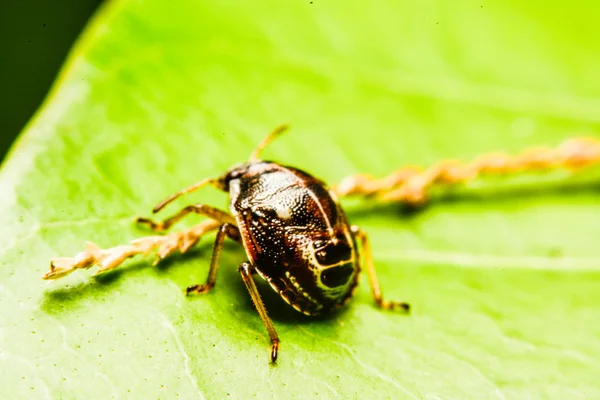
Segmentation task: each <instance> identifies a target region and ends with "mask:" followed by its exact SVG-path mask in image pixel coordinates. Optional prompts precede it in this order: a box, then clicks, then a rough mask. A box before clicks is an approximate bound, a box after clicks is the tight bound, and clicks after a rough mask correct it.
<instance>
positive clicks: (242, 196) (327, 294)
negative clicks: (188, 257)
mask: <svg viewBox="0 0 600 400" xmlns="http://www.w3.org/2000/svg"><path fill="white" fill-rule="evenodd" d="M225 182H226V184H227V187H228V189H229V193H230V195H231V208H230V210H231V213H232V214H233V215H234V216H235V219H236V222H237V225H238V227H239V230H240V232H241V236H242V241H243V243H244V248H245V249H246V252H247V254H248V257H249V259H250V264H252V265H253V266H254V268H256V270H257V272H258V273H259V274H260V276H262V277H263V278H264V279H265V280H266V281H267V282H269V284H270V285H271V286H272V287H273V289H275V291H277V292H278V293H279V294H280V295H281V296H282V297H283V298H284V299H285V300H286V301H287V302H288V303H289V304H291V305H292V306H293V307H294V308H295V309H297V310H298V311H300V312H303V313H305V314H308V315H315V314H319V313H321V312H325V311H329V310H331V309H333V308H336V307H338V306H340V305H342V304H344V303H345V302H346V301H347V300H348V299H349V298H350V296H351V295H352V291H353V290H354V288H355V287H356V284H357V283H358V273H359V269H360V267H359V264H358V256H357V251H356V243H355V241H354V238H353V236H352V232H351V230H350V226H349V225H348V221H347V220H346V216H345V215H344V212H343V211H342V209H341V208H340V206H339V204H338V203H337V202H336V201H335V200H334V197H333V196H332V194H331V193H330V192H329V191H328V190H327V189H326V188H325V186H324V184H323V183H322V182H320V181H318V180H317V179H315V178H313V177H312V176H310V175H308V174H306V173H304V172H302V171H300V170H297V169H294V168H290V167H284V166H281V165H279V164H276V163H272V162H255V163H249V164H245V165H243V166H241V167H239V168H236V169H233V170H232V171H231V172H230V173H229V174H228V175H227V176H226V179H225Z"/></svg>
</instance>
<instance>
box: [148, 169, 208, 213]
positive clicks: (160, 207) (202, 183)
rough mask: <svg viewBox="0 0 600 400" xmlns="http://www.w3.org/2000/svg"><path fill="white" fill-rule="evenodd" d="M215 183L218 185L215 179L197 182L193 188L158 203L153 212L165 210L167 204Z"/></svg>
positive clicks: (183, 190)
mask: <svg viewBox="0 0 600 400" xmlns="http://www.w3.org/2000/svg"><path fill="white" fill-rule="evenodd" d="M215 183H217V181H215V179H213V178H207V179H203V180H201V181H200V182H196V183H194V184H193V185H192V186H190V187H187V188H185V189H182V190H180V191H179V192H177V193H173V194H172V195H170V196H169V197H167V198H166V199H164V200H163V201H161V202H160V203H158V204H157V205H156V207H154V208H153V209H152V212H153V213H157V212H159V211H160V210H162V209H163V208H165V206H166V205H167V204H169V203H171V202H172V201H173V200H175V199H177V198H179V197H180V196H183V195H184V194H188V193H192V192H194V191H196V190H198V189H200V188H201V187H204V186H206V185H209V184H212V185H214V184H215Z"/></svg>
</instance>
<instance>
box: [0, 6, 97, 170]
mask: <svg viewBox="0 0 600 400" xmlns="http://www.w3.org/2000/svg"><path fill="white" fill-rule="evenodd" d="M101 2H102V1H101V0H56V1H47V0H1V1H0V49H1V50H0V162H1V161H2V160H3V159H4V156H5V154H6V152H7V151H8V149H9V147H10V145H11V144H12V142H13V141H14V140H15V138H16V137H17V135H18V134H19V132H20V131H21V130H22V129H23V127H24V126H25V124H26V123H27V121H28V120H29V118H30V117H31V115H33V113H34V112H35V110H36V109H37V108H38V107H39V105H40V104H41V102H42V101H43V100H44V97H45V96H46V93H48V89H50V86H51V85H52V82H53V81H54V78H55V77H56V74H57V72H58V70H59V68H60V66H61V65H62V63H63V61H64V59H65V57H66V55H67V53H68V51H69V49H70V48H71V45H72V44H73V42H74V41H75V40H76V39H77V35H79V32H81V29H82V28H83V27H84V26H85V24H86V22H87V21H88V19H89V17H90V16H91V15H92V13H93V12H94V10H95V9H96V8H97V7H98V5H99V4H100V3H101Z"/></svg>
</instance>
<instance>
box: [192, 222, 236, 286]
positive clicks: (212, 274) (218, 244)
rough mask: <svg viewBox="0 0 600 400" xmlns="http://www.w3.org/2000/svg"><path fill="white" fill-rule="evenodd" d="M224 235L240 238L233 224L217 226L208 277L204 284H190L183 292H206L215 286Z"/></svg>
mask: <svg viewBox="0 0 600 400" xmlns="http://www.w3.org/2000/svg"><path fill="white" fill-rule="evenodd" d="M225 236H229V237H230V238H232V239H234V240H236V241H239V239H240V231H239V230H238V229H237V228H236V227H235V226H233V225H230V224H223V225H221V227H220V228H219V232H218V233H217V237H216V238H215V245H214V247H213V253H212V258H211V260H210V268H209V270H208V278H206V283H205V284H199V285H191V286H188V288H187V289H186V290H185V294H190V293H194V294H202V293H206V292H208V291H209V290H210V289H212V288H213V287H214V286H215V282H216V281H217V271H218V270H219V260H220V258H221V251H222V250H223V242H224V241H225Z"/></svg>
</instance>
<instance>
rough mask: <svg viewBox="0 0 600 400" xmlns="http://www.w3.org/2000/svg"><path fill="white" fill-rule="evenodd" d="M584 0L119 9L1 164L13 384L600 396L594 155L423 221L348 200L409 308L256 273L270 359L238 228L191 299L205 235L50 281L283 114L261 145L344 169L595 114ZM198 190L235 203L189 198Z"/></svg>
mask: <svg viewBox="0 0 600 400" xmlns="http://www.w3.org/2000/svg"><path fill="white" fill-rule="evenodd" d="M595 7H596V4H595V3H594V2H591V1H588V2H576V3H575V4H572V5H570V6H569V7H568V8H565V7H564V5H558V4H557V5H551V4H548V3H547V2H542V1H538V0H536V1H533V2H527V3H523V2H519V1H514V0H511V1H508V2H502V3H499V2H488V1H484V2H477V3H472V2H453V3H450V2H441V1H440V2H427V3H422V4H421V3H419V5H417V4H416V3H415V4H412V3H410V2H398V1H391V0H390V1H379V2H373V3H369V2H366V3H365V2H360V3H359V2H347V1H341V0H337V1H334V0H331V1H325V0H315V1H312V2H311V1H291V2H285V5H284V3H282V2H280V1H274V0H272V1H263V2H243V1H233V0H232V1H224V2H192V1H190V2H178V3H177V7H175V6H172V5H170V4H167V3H166V2H159V1H149V0H144V1H117V2H109V3H107V4H106V5H105V7H104V9H103V10H102V11H101V12H100V13H99V14H98V15H97V16H96V18H95V20H94V21H93V23H92V24H91V25H90V26H89V27H88V28H87V30H86V31H85V33H84V35H83V36H82V38H81V40H80V41H79V43H78V44H77V46H76V47H75V49H74V50H73V52H72V54H71V56H70V59H69V62H68V63H67V65H66V67H65V68H64V70H63V73H62V75H61V77H60V79H59V82H58V83H57V84H56V86H55V88H54V90H53V92H52V93H51V95H50V96H49V99H48V100H47V102H46V104H45V105H44V107H43V108H42V109H41V110H40V112H39V113H38V115H37V116H36V117H35V118H34V120H33V121H32V122H31V123H30V124H29V126H28V127H27V129H26V130H25V132H24V133H23V135H22V137H21V138H20V140H19V141H18V143H17V144H16V145H15V147H14V148H13V149H12V152H11V154H10V156H9V157H8V159H7V161H6V163H5V164H4V165H3V167H2V170H1V171H0V188H1V189H0V193H1V195H0V210H1V211H0V268H1V271H2V273H1V280H0V310H1V315H2V317H1V320H0V321H1V324H0V371H2V373H1V374H0V397H2V398H110V397H119V398H175V397H179V398H185V399H193V398H223V397H225V396H228V395H229V396H231V397H232V398H247V397H252V396H256V397H259V398H265V397H277V398H289V397H298V398H308V397H316V396H317V395H318V396H320V397H334V396H337V397H341V398H367V397H373V396H374V395H375V397H378V398H409V399H410V398H412V399H415V398H424V399H449V398H455V399H458V398H478V399H483V398H492V399H503V398H507V399H508V398H514V399H539V398H555V399H567V398H568V399H576V398H581V399H583V398H599V397H600V384H599V383H598V382H599V381H598V376H600V361H599V360H600V311H599V310H600V250H599V248H598V244H597V243H598V239H597V238H598V237H600V223H599V219H598V215H599V213H600V203H599V201H598V198H599V197H598V196H599V194H600V193H599V189H598V177H599V174H598V171H597V170H596V171H589V172H587V173H584V174H583V175H579V176H578V177H569V174H567V173H565V172H564V171H563V172H557V173H552V174H549V175H528V176H525V177H520V178H515V179H510V180H508V181H503V180H500V179H495V180H487V181H484V182H479V183H476V184H473V185H469V187H467V188H463V189H460V190H457V191H453V192H452V194H451V195H443V194H438V195H437V196H435V199H434V200H433V201H432V202H431V203H430V204H429V205H428V206H427V207H425V208H423V209H421V210H419V211H417V212H412V213H408V212H406V210H405V209H404V208H403V207H401V206H399V205H389V204H388V205H385V204H380V203H375V202H373V201H349V202H344V204H345V206H346V208H347V212H348V216H349V218H350V219H351V221H352V222H353V223H355V224H358V225H360V226H362V227H363V228H364V229H365V230H366V231H367V232H368V233H369V234H370V237H371V239H372V244H373V249H374V255H375V261H376V264H377V269H378V272H379V276H380V280H381V285H382V287H383V288H384V290H385V295H386V296H388V298H394V299H402V300H408V301H410V302H411V303H412V305H413V307H414V312H413V314H412V315H411V316H410V317H405V316H402V315H396V314H393V313H388V312H382V311H380V310H378V309H377V308H376V307H374V306H373V304H372V299H371V297H370V292H369V288H368V285H367V282H366V279H363V282H362V283H361V286H360V287H359V290H358V291H357V293H356V295H355V298H354V299H353V301H352V302H351V303H350V304H349V306H348V307H347V309H346V310H345V311H343V312H340V313H338V314H336V315H331V316H328V317H325V318H308V317H304V316H302V315H300V314H299V313H297V312H296V311H294V310H293V309H291V307H289V306H288V305H286V304H285V303H284V302H283V301H281V299H279V298H277V296H276V295H275V294H274V293H272V291H270V289H269V288H268V287H266V286H265V285H261V286H260V289H261V291H262V292H263V294H264V298H265V301H266V304H267V307H268V309H269V312H270V314H271V315H272V316H273V319H274V323H275V325H276V328H277V329H278V332H279V334H280V336H281V338H282V348H281V353H280V359H279V362H278V365H277V366H275V367H272V366H269V365H268V339H267V335H266V332H265V330H264V327H263V326H262V323H261V321H260V319H259V317H258V315H257V313H256V311H255V310H254V308H253V306H252V304H251V301H250V299H249V297H248V295H247V293H246V290H245V288H244V285H243V283H242V282H241V279H240V277H239V275H238V273H237V271H236V268H237V265H238V264H239V263H240V262H242V261H244V260H245V259H246V256H245V254H244V251H243V249H241V248H240V247H239V246H237V245H236V244H228V245H227V246H226V249H225V252H224V255H223V259H222V263H221V265H222V267H221V270H220V272H219V278H218V282H217V286H216V287H215V289H214V291H213V292H211V293H210V294H207V295H204V296H198V297H195V298H186V297H185V296H184V295H183V289H184V288H185V287H186V286H188V285H190V284H193V283H198V282H202V281H203V280H204V279H205V277H206V271H207V266H208V262H209V259H210V251H211V245H212V239H206V240H204V241H203V242H202V243H201V244H200V245H199V246H198V250H197V251H193V252H191V253H190V254H189V255H184V256H179V257H177V256H176V257H173V258H171V260H170V261H167V262H165V263H163V264H162V265H159V266H158V267H157V268H155V267H152V266H151V258H147V259H139V260H136V261H132V262H128V263H127V264H126V265H125V266H124V267H123V268H120V269H117V270H115V271H114V272H110V273H108V274H106V275H104V276H100V277H98V278H92V277H91V274H92V273H93V270H92V271H89V272H88V271H83V272H77V273H74V274H72V275H71V276H69V277H67V278H65V279H63V280H59V281H57V282H54V283H52V284H50V285H47V284H46V282H44V281H42V280H41V279H40V277H41V275H42V274H43V273H45V272H46V271H47V268H48V262H49V260H50V259H51V258H53V257H57V256H71V255H73V254H75V253H76V252H78V251H81V250H83V247H84V245H85V242H86V241H87V240H90V241H93V242H95V243H97V244H99V245H100V246H103V247H110V246H115V245H119V244H125V243H127V242H129V241H130V240H132V239H135V238H137V237H141V236H144V235H148V234H149V233H148V231H147V230H145V229H141V228H139V227H136V226H134V224H133V222H132V219H133V217H134V216H135V215H148V214H149V212H150V210H151V208H152V206H154V205H155V203H156V202H158V201H159V200H161V199H163V198H164V197H165V196H167V195H169V194H171V193H173V192H175V191H176V190H178V189H181V188H183V187H186V186H188V185H189V184H191V183H193V182H196V181H198V180H199V179H201V178H205V177H211V176H216V175H217V174H219V173H221V172H223V171H224V170H225V169H226V168H228V167H230V166H231V165H233V164H235V163H239V162H241V161H243V160H245V159H247V157H248V155H249V153H250V151H251V149H252V148H253V147H254V145H255V144H256V143H258V141H259V140H260V139H261V138H263V137H264V136H265V134H266V133H267V132H268V131H269V130H271V129H272V128H273V127H275V126H276V125H277V124H279V123H282V122H288V123H290V124H291V126H292V131H291V132H290V133H289V134H288V135H286V136H285V137H283V138H281V139H280V140H278V141H277V142H276V143H273V145H272V146H271V147H269V149H267V150H266V152H265V156H267V157H268V158H272V159H276V160H279V161H281V162H283V163H286V164H289V165H294V166H297V167H299V168H302V169H305V170H307V171H308V172H310V173H313V174H314V175H316V176H318V177H320V178H322V179H324V180H326V181H327V182H331V183H332V184H333V183H335V182H338V181H339V180H340V179H341V178H342V177H344V176H346V175H348V174H353V173H359V172H360V173H363V172H364V173H370V174H373V175H375V176H383V175H385V174H387V173H389V172H391V171H392V170H394V169H396V168H399V167H402V166H404V165H409V164H419V165H428V164H431V163H433V162H435V161H438V160H441V159H444V158H459V159H463V160H469V159H471V158H473V157H475V156H477V155H479V154H481V153H485V152H489V151H495V150H502V151H509V152H515V151H519V150H521V149H524V148H527V147H529V146H533V145H556V144H558V143H559V142H560V141H561V140H562V139H564V138H566V137H568V136H570V135H573V134H574V133H581V132H584V133H586V132H587V133H589V132H594V131H596V132H600V130H599V128H600V114H599V113H598V110H599V109H600V101H599V100H598V99H599V98H600V81H599V80H598V78H597V77H598V70H600V58H598V56H597V55H598V51H599V50H600V48H599V43H600V41H598V35H597V18H596V15H595V13H594V12H590V11H589V10H594V9H595ZM586 10H587V11H586ZM596 137H599V136H596ZM192 202H203V203H207V204H214V205H216V206H219V207H226V204H227V203H226V202H227V199H226V196H225V195H223V194H218V193H215V191H214V190H210V189H206V190H202V191H200V192H198V193H196V194H193V195H190V196H188V197H186V198H185V199H183V200H181V201H179V202H178V203H177V205H178V206H181V205H184V204H187V203H192ZM176 208H177V207H176V206H172V207H171V208H169V210H168V212H165V214H161V215H167V214H169V213H171V212H174V210H175V209H176ZM194 221H197V218H196V219H195V218H194V217H191V218H190V221H187V222H186V223H183V224H182V225H181V226H189V224H191V223H193V222H194ZM186 224H188V225H186Z"/></svg>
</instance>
